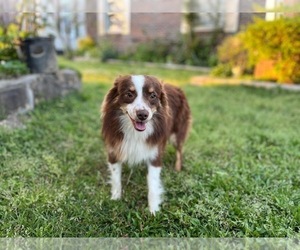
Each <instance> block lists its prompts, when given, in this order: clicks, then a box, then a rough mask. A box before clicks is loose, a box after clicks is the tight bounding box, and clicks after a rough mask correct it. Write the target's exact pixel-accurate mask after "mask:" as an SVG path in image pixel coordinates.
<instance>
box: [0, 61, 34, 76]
mask: <svg viewBox="0 0 300 250" xmlns="http://www.w3.org/2000/svg"><path fill="white" fill-rule="evenodd" d="M28 73H29V71H28V68H27V66H26V64H25V63H22V62H20V61H8V62H5V61H1V63H0V78H10V77H17V76H20V75H25V74H28Z"/></svg>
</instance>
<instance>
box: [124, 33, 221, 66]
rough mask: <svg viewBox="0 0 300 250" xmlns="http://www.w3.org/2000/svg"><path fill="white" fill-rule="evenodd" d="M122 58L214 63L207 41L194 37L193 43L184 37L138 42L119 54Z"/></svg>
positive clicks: (181, 62)
mask: <svg viewBox="0 0 300 250" xmlns="http://www.w3.org/2000/svg"><path fill="white" fill-rule="evenodd" d="M121 58H122V59H127V60H134V61H143V62H157V63H167V62H171V63H176V64H188V65H198V66H213V65H216V57H215V55H214V53H213V49H212V47H211V46H210V45H209V43H208V42H205V41H201V40H199V39H194V40H193V44H192V45H191V44H187V43H186V40H185V39H184V37H181V38H179V39H178V40H177V41H168V40H165V39H164V40H162V39H155V40H152V41H149V42H146V43H140V44H138V45H137V46H136V47H134V48H132V49H131V51H130V52H127V53H126V54H123V55H121Z"/></svg>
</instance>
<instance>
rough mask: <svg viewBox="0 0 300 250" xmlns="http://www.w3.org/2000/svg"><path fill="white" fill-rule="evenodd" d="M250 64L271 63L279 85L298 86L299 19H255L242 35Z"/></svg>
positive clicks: (299, 74)
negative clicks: (270, 61) (270, 20)
mask: <svg viewBox="0 0 300 250" xmlns="http://www.w3.org/2000/svg"><path fill="white" fill-rule="evenodd" d="M243 43H244V45H245V48H246V49H247V50H248V55H249V61H250V62H251V63H253V64H257V63H258V62H260V61H263V60H272V61H273V62H274V69H275V71H276V72H277V80H278V81H279V82H295V83H300V18H299V17H295V18H281V19H278V20H275V21H272V22H267V21H264V20H256V21H255V22H254V23H253V24H251V25H249V26H248V27H247V29H246V31H245V33H244V36H243Z"/></svg>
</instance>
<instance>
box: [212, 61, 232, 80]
mask: <svg viewBox="0 0 300 250" xmlns="http://www.w3.org/2000/svg"><path fill="white" fill-rule="evenodd" d="M210 74H211V75H212V76H218V77H230V76H232V70H231V66H230V65H229V64H219V65H217V66H216V67H214V68H213V69H212V70H211V72H210Z"/></svg>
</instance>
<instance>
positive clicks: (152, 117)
mask: <svg viewBox="0 0 300 250" xmlns="http://www.w3.org/2000/svg"><path fill="white" fill-rule="evenodd" d="M101 116H102V131H101V134H102V137H103V140H104V143H105V146H106V151H107V155H108V168H109V171H110V174H111V180H110V184H111V199H112V200H118V199H120V198H121V194H122V185H121V172H122V164H123V163H125V162H126V163H128V164H129V165H135V164H139V163H142V162H144V163H146V164H147V166H148V175H147V184H148V206H149V210H150V212H151V213H152V214H155V213H156V212H157V211H159V209H160V204H161V202H162V194H163V186H162V183H161V180H160V173H161V168H162V165H163V164H162V157H163V152H164V149H165V147H166V144H167V142H168V139H170V141H171V142H172V143H173V144H174V146H175V148H176V164H175V169H176V170H177V171H180V170H181V168H182V147H183V143H184V141H185V139H186V137H187V134H188V131H189V127H190V124H191V112H190V108H189V105H188V102H187V99H186V97H185V95H184V93H183V91H182V90H180V89H179V88H177V87H174V86H172V85H169V84H164V83H162V82H160V81H159V80H158V79H157V78H156V77H153V76H148V75H125V76H120V77H118V78H117V79H116V80H115V82H114V86H113V87H112V89H110V90H109V92H108V93H107V95H106V96H105V98H104V100H103V103H102V106H101Z"/></svg>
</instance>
